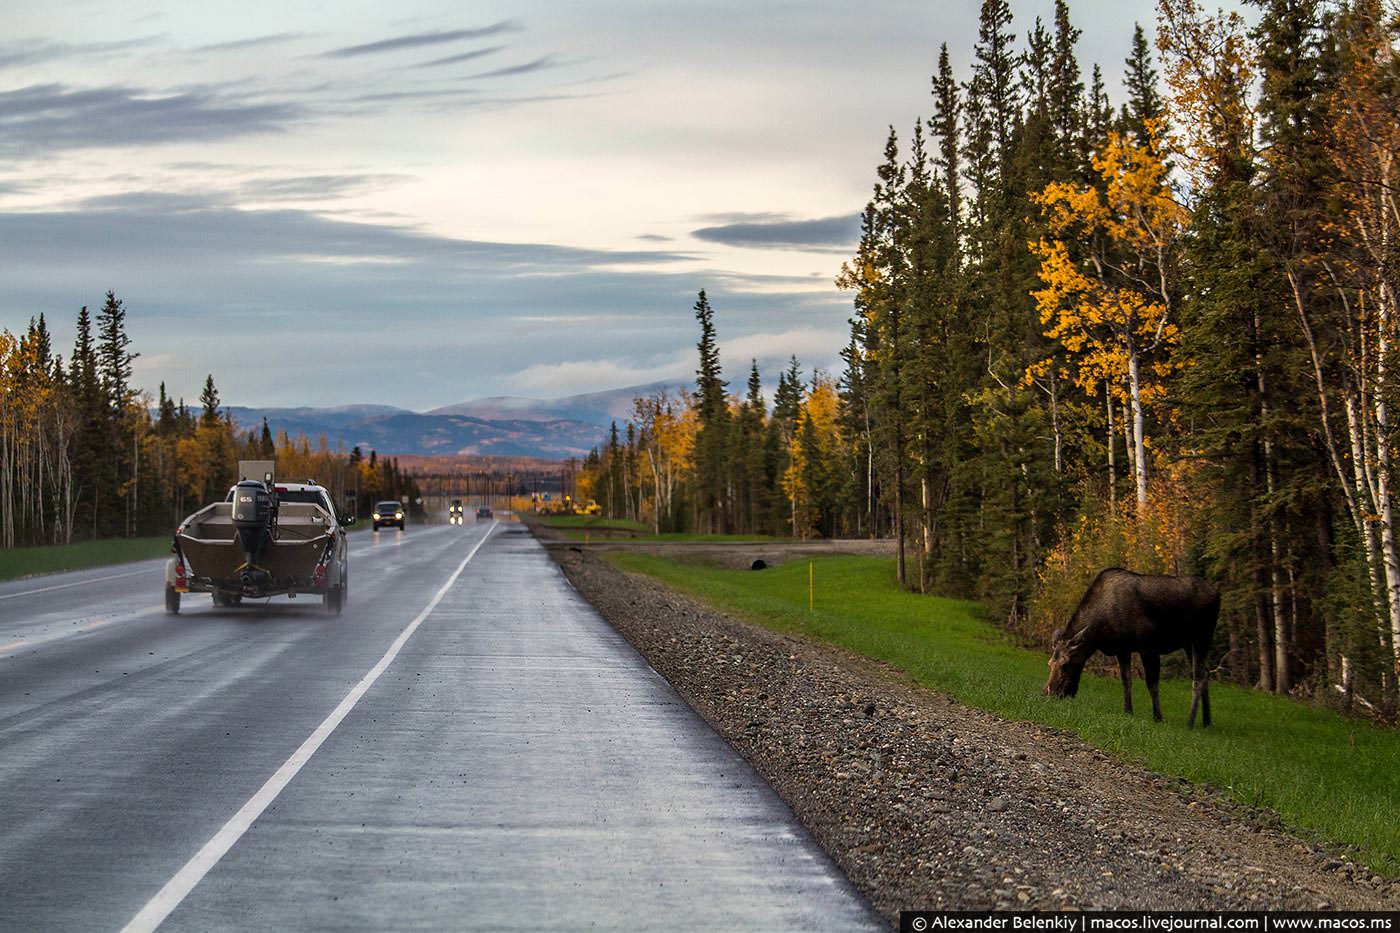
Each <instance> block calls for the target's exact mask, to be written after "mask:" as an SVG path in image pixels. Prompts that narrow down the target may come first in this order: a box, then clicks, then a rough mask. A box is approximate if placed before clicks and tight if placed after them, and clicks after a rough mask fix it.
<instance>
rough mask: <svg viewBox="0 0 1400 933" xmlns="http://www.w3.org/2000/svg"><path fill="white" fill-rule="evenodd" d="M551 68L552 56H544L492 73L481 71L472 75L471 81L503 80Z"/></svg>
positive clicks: (552, 64) (552, 63) (498, 69)
mask: <svg viewBox="0 0 1400 933" xmlns="http://www.w3.org/2000/svg"><path fill="white" fill-rule="evenodd" d="M553 67H554V56H553V55H546V56H544V57H543V58H537V59H535V60H534V61H532V62H526V63H524V64H523V65H511V66H509V67H506V68H497V69H496V70H494V71H483V72H481V73H480V74H474V75H472V76H471V80H477V79H479V78H505V77H509V76H510V75H523V74H530V73H532V72H535V71H543V70H545V69H546V68H553Z"/></svg>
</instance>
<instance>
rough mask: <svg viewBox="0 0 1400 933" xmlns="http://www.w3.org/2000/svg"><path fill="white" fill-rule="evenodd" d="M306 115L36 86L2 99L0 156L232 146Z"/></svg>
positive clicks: (268, 106) (190, 95)
mask: <svg viewBox="0 0 1400 933" xmlns="http://www.w3.org/2000/svg"><path fill="white" fill-rule="evenodd" d="M302 115H303V112H302V110H301V108H299V107H297V106H295V105H292V104H281V103H262V102H251V103H250V102H241V101H235V100H230V99H225V98H220V97H218V96H217V95H215V94H212V93H209V92H207V91H186V92H184V93H178V94H168V95H159V94H155V93H153V92H151V91H147V90H142V89H139V88H130V87H102V88H91V89H78V88H73V87H69V86H67V85H63V84H35V85H30V86H29V87H23V88H18V89H16V90H12V91H4V92H0V153H5V154H7V155H17V156H29V155H35V154H37V153H40V152H43V151H45V150H53V149H86V148H97V147H107V146H141V145H149V144H152V143H167V142H176V141H181V140H211V139H228V138H230V137H234V136H244V135H247V134H250V133H268V132H276V131H278V130H281V129H282V128H284V127H285V126H286V125H287V124H288V123H290V122H292V121H293V120H296V119H297V118H299V117H301V116H302Z"/></svg>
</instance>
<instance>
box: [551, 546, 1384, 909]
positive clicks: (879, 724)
mask: <svg viewBox="0 0 1400 933" xmlns="http://www.w3.org/2000/svg"><path fill="white" fill-rule="evenodd" d="M550 550H551V553H553V554H554V556H555V558H556V560H558V561H559V563H560V564H561V566H562V567H563V569H564V571H565V573H567V574H568V577H569V579H570V580H571V581H572V582H573V584H574V586H575V587H577V589H578V590H579V591H580V592H581V593H582V594H583V595H584V596H585V597H586V598H587V599H588V600H589V601H590V602H592V603H593V605H594V606H596V607H597V608H598V610H599V612H601V613H602V615H603V616H604V617H605V618H606V619H607V620H608V621H609V622H610V623H611V624H612V625H613V626H614V627H615V628H616V629H617V630H618V631H620V632H621V633H622V634H623V636H624V637H626V638H627V640H628V641H630V642H631V643H632V644H633V645H634V646H635V647H636V648H637V649H638V650H639V651H640V652H641V653H642V654H643V655H644V656H645V657H646V659H647V660H648V661H649V662H650V663H651V665H652V667H654V668H655V669H656V670H657V671H658V672H659V673H660V674H662V676H664V677H665V678H666V679H667V680H669V681H670V682H671V683H672V684H673V685H674V686H675V688H676V689H677V690H678V691H679V692H680V693H681V695H682V696H684V697H685V699H686V700H687V701H688V702H689V703H690V705H691V706H693V707H694V708H695V709H696V710H697V711H698V712H699V713H700V714H701V715H702V716H703V717H704V718H705V719H706V720H708V721H709V722H710V724H711V725H712V726H713V727H714V728H715V729H716V730H717V731H718V732H719V733H720V734H721V735H723V736H724V737H725V738H726V739H727V740H728V741H729V742H730V743H731V744H732V745H733V746H734V747H735V748H736V749H738V751H739V752H740V754H742V755H743V756H744V757H745V758H746V759H748V760H749V761H750V762H751V763H752V764H753V766H754V767H755V768H756V769H757V770H758V772H759V773H760V774H762V775H763V777H764V778H765V779H767V781H768V782H769V783H770V784H771V785H772V786H773V787H774V788H775V789H776V790H777V791H778V793H779V794H781V795H782V797H783V799H784V800H786V801H787V803H788V805H789V806H791V807H792V809H793V810H794V811H795V812H796V813H797V815H798V817H799V818H800V819H801V820H802V822H803V823H804V824H806V826H807V827H808V828H809V829H810V830H811V831H812V833H813V835H814V836H815V837H816V839H817V840H818V842H820V843H821V845H822V846H823V847H825V848H826V850H827V851H828V852H830V853H831V855H832V857H833V858H835V860H836V861H837V863H838V864H839V865H840V866H841V868H842V869H843V870H845V872H846V873H847V875H849V876H850V878H851V880H852V881H853V882H854V883H855V884H856V885H857V887H859V888H860V889H861V891H862V892H863V893H864V894H865V895H866V896H867V897H868V898H869V899H870V901H871V903H872V904H874V905H875V907H876V909H877V910H879V911H880V912H881V913H882V914H883V915H884V916H885V917H886V918H887V919H889V920H890V922H891V923H897V920H898V915H899V911H900V909H911V908H962V909H993V908H999V909H1045V910H1058V909H1065V908H1082V909H1094V908H1103V909H1108V908H1156V909H1204V908H1211V909H1263V908H1274V909H1295V910H1311V909H1317V908H1329V907H1331V908H1367V909H1378V908H1386V909H1393V908H1395V907H1397V906H1400V884H1397V883H1395V882H1392V881H1389V880H1387V879H1383V878H1381V877H1380V876H1376V875H1373V874H1372V873H1371V872H1370V871H1369V870H1368V869H1366V868H1365V867H1363V866H1360V865H1356V864H1354V863H1353V862H1352V861H1351V860H1349V859H1347V858H1346V857H1345V856H1344V855H1339V854H1337V853H1335V852H1329V851H1327V850H1325V849H1323V848H1321V847H1319V846H1316V845H1313V844H1311V843H1308V842H1304V841H1301V840H1299V839H1297V838H1295V837H1293V836H1291V835H1289V834H1287V833H1285V832H1284V831H1282V829H1281V828H1280V827H1279V824H1278V821H1277V818H1276V817H1274V816H1273V814H1272V813H1269V812H1265V811H1253V810H1246V809H1244V808H1241V807H1238V806H1236V805H1233V804H1230V803H1228V802H1225V801H1223V800H1222V799H1220V798H1217V797H1214V796H1213V795H1211V794H1209V793H1208V792H1205V791H1202V790H1201V789H1199V788H1193V787H1191V786H1190V785H1187V784H1186V783H1185V782H1180V781H1177V780H1175V779H1171V778H1165V777H1162V776H1160V775H1154V774H1151V773H1148V772H1145V771H1142V770H1139V769H1136V768H1133V767H1130V766H1127V765H1125V764H1122V763H1120V762H1117V761H1115V760H1113V759H1111V758H1110V757H1108V756H1107V755H1106V754H1104V753H1103V752H1100V751H1098V750H1096V749H1093V748H1090V747H1089V746H1087V745H1085V744H1084V743H1083V742H1081V741H1080V740H1078V739H1077V738H1075V737H1073V736H1070V735H1066V734H1063V733H1059V732H1056V731H1054V730H1050V729H1047V728H1044V727H1041V726H1038V725H1033V724H1029V723H1024V722H1007V721H1005V720H1001V719H998V718H996V717H994V716H992V715H990V714H987V713H983V712H980V711H978V710H972V709H969V708H967V707H964V706H961V705H959V704H957V703H955V702H953V701H952V700H950V699H948V698H946V697H944V696H940V695H938V694H935V693H932V692H930V691H928V690H925V689H922V688H918V687H914V686H911V685H910V684H909V683H908V680H907V678H905V677H904V676H903V675H902V674H900V673H899V672H898V671H895V670H893V669H891V668H889V667H886V666H884V665H881V664H878V663H877V662H873V661H870V660H869V659H865V658H861V657H859V656H856V655H853V654H850V653H848V652H844V651H842V650H840V649H836V648H832V647H829V646H824V645H818V644H813V643H809V642H807V641H804V640H800V639H796V638H791V637H787V636H783V635H778V634H775V633H773V632H770V631H768V630H766V629H762V628H759V627H757V626H753V625H750V624H747V623H744V622H740V621H737V620H735V619H731V618H729V617H727V616H725V615H723V614H720V613H718V612H715V611H714V610H712V609H709V608H708V607H706V606H704V605H702V604H699V603H697V602H695V601H692V600H690V599H687V598H686V597H683V596H680V595H678V594H676V593H673V592H671V591H669V590H667V589H665V588H664V587H662V586H661V585H660V584H658V583H656V582H654V581H652V580H651V579H649V578H646V577H640V576H636V575H632V574H624V573H621V572H620V571H618V570H616V569H614V568H613V567H612V566H611V565H609V564H607V563H606V562H605V561H604V560H603V559H602V558H601V557H599V556H596V555H594V554H593V553H590V552H587V549H582V550H581V549H579V548H577V547H571V546H569V545H568V544H565V543H555V544H552V545H551V546H550Z"/></svg>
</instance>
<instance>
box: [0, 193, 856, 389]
mask: <svg viewBox="0 0 1400 933" xmlns="http://www.w3.org/2000/svg"><path fill="white" fill-rule="evenodd" d="M355 181H356V179H355V176H347V177H346V179H345V181H344V183H345V184H347V185H348V184H353V183H355ZM373 181H374V179H373V178H370V179H369V180H368V182H367V183H373ZM286 182H287V187H289V188H292V189H296V188H297V187H299V186H300V185H302V184H303V183H304V185H305V186H306V187H309V188H312V189H314V188H317V187H318V186H319V187H324V188H330V189H334V188H336V187H337V186H338V185H339V184H341V182H340V181H339V180H336V179H334V178H327V179H318V178H317V177H316V176H309V177H308V179H301V180H297V179H288V180H286ZM0 242H3V243H5V244H6V261H7V267H8V268H10V269H11V270H13V274H11V275H10V276H9V277H8V278H7V280H6V288H5V290H4V293H3V294H0V326H4V327H9V328H11V329H12V330H13V329H15V328H18V327H23V326H24V325H25V323H26V322H27V321H28V320H29V318H30V317H31V316H33V315H35V314H37V313H39V312H40V311H42V312H45V313H46V314H47V315H48V317H49V320H50V322H51V326H52V327H53V329H54V332H55V335H56V336H55V343H56V346H57V347H58V348H59V350H60V351H62V352H64V353H65V355H66V353H67V350H68V348H69V347H70V346H71V336H72V335H71V320H72V315H73V313H75V312H76V309H77V307H78V305H80V304H89V305H90V304H92V303H93V302H100V300H101V296H102V294H103V292H105V291H106V290H107V289H109V288H110V289H115V290H116V292H117V294H118V295H119V296H120V297H122V298H123V299H124V300H126V302H127V307H128V309H129V315H130V316H129V318H128V323H129V326H130V329H131V335H132V338H133V340H134V341H135V349H137V350H139V351H140V352H141V354H142V357H141V359H140V360H139V361H138V373H137V381H138V383H141V384H143V385H146V386H147V387H148V388H152V387H154V385H155V383H156V381H158V380H162V379H163V380H165V381H166V382H167V383H168V385H169V386H170V388H171V391H172V392H176V393H178V394H184V395H186V396H188V397H191V398H192V397H194V395H195V394H197V393H198V390H199V386H200V385H201V384H202V382H203V379H204V375H205V374H206V373H211V372H212V373H213V374H214V376H215V379H216V380H217V382H218V385H219V388H220V389H221V390H222V391H223V394H224V397H225V398H228V399H236V400H239V401H241V402H247V403H250V404H276V403H277V402H278V401H279V400H283V401H285V400H288V399H292V400H295V401H296V402H297V403H298V404H321V403H327V402H331V403H340V402H345V401H347V400H352V401H358V400H363V401H376V400H389V401H392V402H394V403H396V404H404V405H418V406H422V407H429V406H431V405H434V404H443V403H445V402H448V401H454V400H457V399H461V398H467V397H470V396H473V395H492V394H501V393H502V392H503V391H505V389H507V388H509V387H510V386H511V385H512V383H511V380H512V379H513V378H514V377H515V376H516V375H517V374H519V373H522V372H525V371H526V370H537V371H541V370H542V371H544V372H545V373H546V374H547V373H548V371H549V370H550V368H551V367H560V369H561V370H562V371H564V372H570V371H572V369H574V368H577V366H578V365H580V364H578V363H577V362H576V361H579V360H619V359H629V360H642V361H645V360H648V359H654V358H665V359H670V358H672V357H674V356H675V355H676V353H677V348H688V347H689V346H690V345H691V344H692V343H693V342H694V334H693V333H692V331H693V329H694V321H693V318H692V316H691V313H690V307H691V305H692V304H693V302H694V299H695V291H696V290H697V289H698V288H700V287H701V286H706V287H708V288H709V290H710V296H711V301H712V302H713V303H714V305H715V307H716V309H717V314H718V321H719V323H720V325H721V327H722V329H723V333H724V336H725V338H726V339H729V338H732V337H742V336H743V335H744V334H751V333H758V332H785V331H792V330H793V329H796V328H805V327H811V326H813V322H814V321H817V320H821V321H826V322H831V323H832V326H834V327H835V329H836V333H834V334H833V336H832V338H831V339H830V340H829V341H824V342H823V345H825V343H830V345H831V346H832V347H833V348H834V347H837V346H839V343H840V340H839V337H840V331H841V329H842V326H843V324H842V322H844V319H845V314H846V308H845V304H846V302H845V299H844V297H843V296H841V295H839V294H837V293H834V292H833V291H832V290H831V289H830V288H829V287H825V285H824V283H823V287H820V288H816V289H814V288H812V287H811V286H810V285H808V286H807V287H803V286H804V284H805V283H802V282H792V283H779V282H776V281H770V280H763V281H755V282H747V281H745V280H744V279H743V278H741V277H732V276H724V275H721V274H719V273H715V272H710V273H695V272H685V273H681V272H675V271H670V270H668V269H665V268H663V267H662V264H665V263H671V262H674V261H677V260H684V259H690V258H693V257H690V256H688V255H687V254H685V253H680V252H676V251H673V250H664V249H641V250H601V249H584V248H576V247H566V246H557V245H552V244H546V243H505V242H491V241H481V240H461V239H453V238H449V237H442V236H436V235H432V234H429V233H425V232H422V231H417V230H413V229H411V228H407V227H393V226H383V225H373V224H366V223H352V222H349V221H346V220H340V219H336V218H333V217H326V216H323V215H319V214H315V213H311V212H307V211H299V210H287V209H282V210H267V211H241V210H235V209H232V208H230V207H229V206H227V205H226V204H225V203H223V202H222V201H221V200H220V199H219V198H217V197H213V196H206V197H200V196H197V195H174V194H163V193H157V192H141V193H135V194H129V195H123V196H117V197H108V198H101V199H92V200H90V201H88V202H86V203H84V204H83V205H81V206H80V208H79V209H77V210H73V211H66V212H45V213H0ZM775 286H778V287H784V286H790V288H789V289H788V290H786V291H781V292H779V291H775ZM599 321H614V322H617V323H614V324H600V323H599ZM384 335H392V339H393V340H394V342H395V347H396V351H395V360H394V371H393V375H392V376H390V375H388V374H387V373H383V372H379V371H376V370H375V369H374V367H373V366H372V365H368V364H367V363H366V361H367V359H368V358H367V357H366V356H365V348H366V346H367V345H369V343H371V342H373V341H374V340H376V339H379V338H380V337H381V336H384ZM784 346H786V345H784ZM311 347H314V348H315V349H314V351H313V350H311V349H309V348H311ZM787 352H788V351H787V349H783V350H782V352H781V353H777V351H775V354H776V356H775V359H776V358H779V357H785V356H786V353H787ZM744 355H745V356H746V357H747V356H748V355H750V353H749V352H745V354H744ZM465 361H470V365H468V366H464V362H465ZM730 362H731V363H732V365H736V366H737V365H738V362H737V361H730ZM683 363H684V365H682V366H681V367H680V370H681V371H682V372H685V371H688V368H689V367H690V361H689V359H688V358H687V359H686V360H684V361H683ZM367 367H368V368H367ZM585 368H586V367H585ZM542 384H543V383H542Z"/></svg>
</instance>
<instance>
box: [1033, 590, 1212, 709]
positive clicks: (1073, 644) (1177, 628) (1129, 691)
mask: <svg viewBox="0 0 1400 933" xmlns="http://www.w3.org/2000/svg"><path fill="white" fill-rule="evenodd" d="M1219 615H1220V591H1219V590H1217V589H1216V588H1215V587H1214V586H1212V585H1211V584H1210V583H1209V582H1207V581H1205V580H1202V579H1201V578H1200V577H1169V576H1160V575H1148V574H1140V573H1133V572H1132V571H1131V570H1123V569H1122V568H1120V567H1110V568H1109V569H1107V570H1105V571H1103V572H1102V573H1100V574H1099V575H1098V576H1097V577H1095V578H1094V582H1093V583H1091V584H1089V589H1088V590H1087V591H1086V592H1085V593H1084V598H1083V599H1081V600H1080V601H1079V607H1078V608H1077V609H1075V610H1074V615H1072V616H1070V620H1069V622H1068V623H1066V624H1065V627H1064V628H1062V629H1060V630H1058V631H1057V632H1055V635H1054V652H1053V653H1052V654H1051V655H1050V678H1049V679H1048V680H1047V681H1045V693H1046V694H1047V695H1050V696H1057V697H1067V696H1068V697H1072V696H1074V695H1075V694H1076V693H1077V692H1078V691H1079V677H1080V675H1081V674H1082V673H1083V672H1084V664H1085V662H1087V661H1088V660H1089V658H1091V657H1092V656H1093V654H1094V652H1095V651H1102V652H1103V653H1104V654H1106V655H1108V656H1109V657H1114V658H1117V659H1118V670H1119V671H1120V672H1121V674H1122V677H1123V709H1124V711H1125V712H1128V713H1131V712H1132V711H1133V688H1132V676H1133V674H1132V658H1133V652H1135V651H1136V652H1137V653H1138V654H1139V655H1140V656H1141V657H1142V669H1143V672H1144V673H1145V674H1146V677H1147V690H1148V692H1149V693H1151V694H1152V717H1153V718H1154V719H1155V720H1157V721H1158V722H1161V721H1162V705H1161V702H1160V701H1159V700H1158V698H1157V681H1158V679H1159V676H1160V674H1161V671H1162V655H1164V654H1167V653H1169V652H1172V651H1178V650H1181V649H1185V651H1186V655H1187V657H1189V658H1190V659H1191V679H1192V681H1193V683H1194V687H1195V689H1194V690H1193V693H1192V699H1191V716H1190V718H1188V719H1187V720H1186V725H1187V727H1188V728H1194V727H1195V725H1196V708H1197V707H1198V706H1199V707H1200V710H1201V725H1202V726H1203V727H1204V726H1209V725H1210V693H1209V689H1208V684H1207V681H1208V678H1209V671H1208V670H1207V669H1206V652H1207V651H1209V650H1210V644H1211V639H1212V638H1213V637H1214V635H1215V622H1216V619H1217V617H1218V616H1219Z"/></svg>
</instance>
